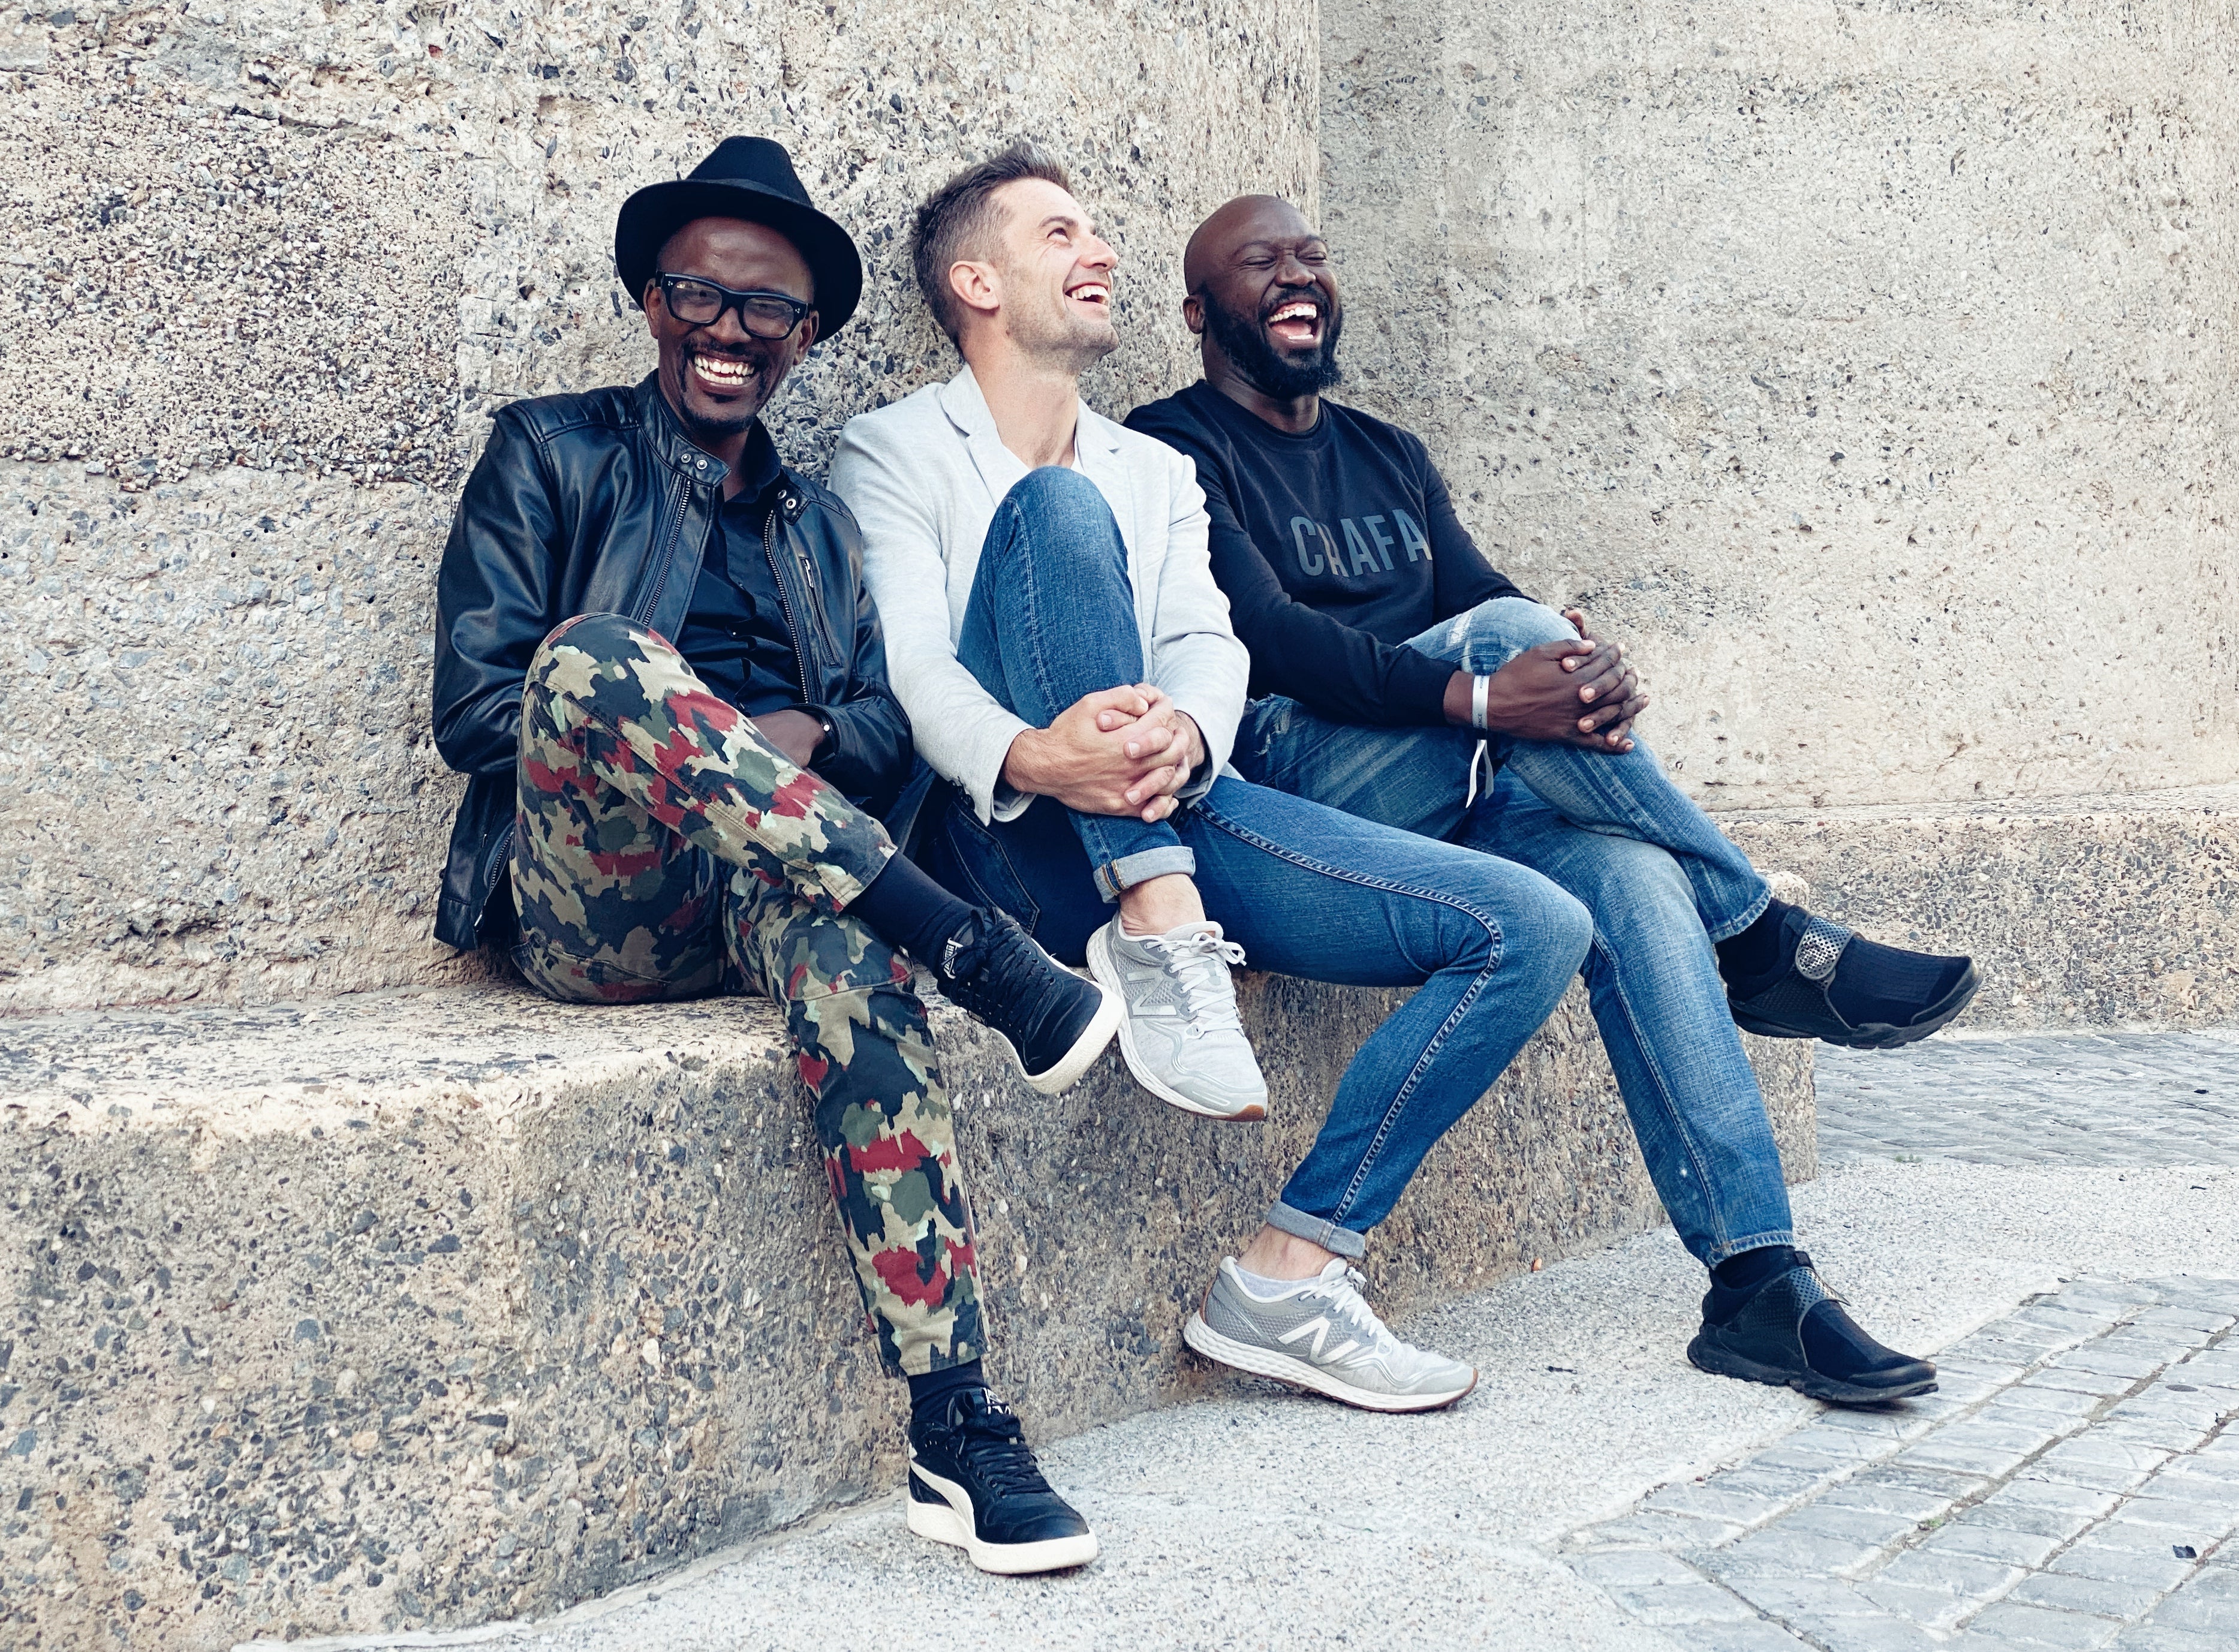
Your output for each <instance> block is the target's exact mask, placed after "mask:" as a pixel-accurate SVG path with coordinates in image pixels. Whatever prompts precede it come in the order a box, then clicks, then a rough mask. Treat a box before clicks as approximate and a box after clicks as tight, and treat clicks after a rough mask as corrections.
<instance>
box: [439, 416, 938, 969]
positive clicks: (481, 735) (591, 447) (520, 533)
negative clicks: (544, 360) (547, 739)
mask: <svg viewBox="0 0 2239 1652" xmlns="http://www.w3.org/2000/svg"><path fill="white" fill-rule="evenodd" d="M723 476H724V466H723V463H722V461H721V460H718V459H715V458H713V457H711V456H709V455H708V454H706V453H704V452H702V451H701V449H700V448H696V447H694V446H693V444H692V443H691V441H689V440H688V439H687V438H686V436H685V435H684V430H683V427H682V426H681V425H680V424H679V423H678V422H677V420H676V415H674V413H673V412H672V411H671V410H670V408H669V406H668V402H667V401H664V400H663V399H662V397H661V391H660V389H659V388H658V387H657V386H656V385H655V384H654V381H653V380H652V379H651V378H648V379H647V380H646V381H644V382H643V383H641V384H640V385H639V386H637V388H634V389H628V388H622V387H621V386H616V387H615V388H612V389H606V390H594V391H591V392H590V393H588V395H555V396H544V397H541V398H539V399H537V400H535V401H516V402H514V403H513V404H512V405H511V406H509V407H507V408H504V409H503V410H502V411H501V412H500V413H499V414H498V415H497V418H496V421H495V428H493V429H492V431H491V433H490V439H489V445H488V447H487V448H484V449H483V450H482V461H481V462H480V463H478V464H477V465H476V466H475V470H474V474H473V475H471V476H469V477H468V479H467V486H466V491H465V493H464V494H462V496H461V497H460V500H459V512H458V514H457V516H456V517H455V518H454V519H453V520H452V523H451V537H450V539H449V541H448V542H447V543H446V544H445V545H444V547H443V566H442V573H441V574H439V576H438V577H437V581H436V586H435V700H434V713H435V749H436V750H437V751H439V752H441V753H442V755H443V760H444V761H445V762H446V763H448V764H449V765H450V766H452V767H453V768H455V769H457V770H459V771H460V772H462V773H465V774H468V775H470V776H472V777H473V778H472V779H471V780H469V781H468V786H467V794H466V797H465V799H463V800H462V802H461V804H460V805H459V813H458V818H457V819H456V820H455V822H454V823H453V825H452V827H451V848H450V853H449V855H448V857H447V858H446V859H445V862H444V866H443V889H442V899H441V902H440V904H439V905H438V906H437V908H436V912H435V939H438V940H440V941H442V942H444V943H446V944H447V945H452V946H458V947H469V946H473V945H476V944H477V943H478V942H479V941H480V940H482V939H495V938H496V935H495V926H502V924H504V923H506V922H508V921H509V920H510V918H511V915H512V905H511V900H510V893H511V886H510V882H509V880H508V879H507V877H506V875H505V874H506V872H507V869H508V864H509V862H510V859H511V854H512V847H513V820H514V763H515V746H516V744H517V742H518V740H519V737H520V733H521V691H522V683H523V682H524V680H526V679H527V677H528V664H529V660H530V658H531V657H532V656H533V655H534V654H535V652H536V647H537V645H538V644H539V643H541V642H542V641H543V640H544V639H545V637H546V636H547V635H548V634H550V632H551V631H552V629H553V628H554V627H555V626H557V625H558V624H559V623H560V622H561V620H567V619H569V618H572V617H573V616H575V615H576V614H628V616H629V617H630V618H631V619H633V620H636V621H637V622H638V623H639V624H641V625H642V626H645V627H648V628H649V629H651V630H653V631H655V632H658V633H659V634H661V635H662V636H665V637H674V636H675V635H677V634H678V633H679V632H680V631H681V629H682V627H683V624H684V614H685V610H686V608H687V607H688V606H689V605H690V603H691V600H692V592H693V587H694V585H695V584H696V583H697V582H698V581H699V578H700V559H701V554H703V553H704V552H705V551H706V549H707V547H708V539H709V537H710V535H711V534H712V533H713V530H714V521H715V513H716V512H717V511H718V510H719V509H720V508H721V505H722V497H723V494H722V485H723ZM778 499H779V502H778V509H777V512H776V514H775V515H774V517H773V518H772V523H771V528H772V531H771V532H770V533H769V534H767V536H766V537H765V539H764V543H765V545H767V547H769V551H770V562H771V566H772V568H773V571H774V573H775V574H776V576H777V584H778V591H779V594H780V596H781V599H782V600H783V603H784V606H785V608H786V611H787V613H788V614H790V615H791V616H792V618H793V623H794V653H795V655H796V657H797V658H798V660H799V661H800V671H801V677H802V683H801V705H802V706H804V707H809V708H813V709H814V710H817V711H821V712H822V713H824V714H825V715H826V716H827V717H829V718H830V719H831V720H832V726H833V728H834V731H835V741H834V747H833V749H832V750H831V751H830V752H829V753H827V755H826V756H825V757H823V758H822V759H821V760H819V761H818V763H817V765H816V772H817V773H818V774H820V775H821V776H822V777H823V778H824V779H825V780H828V781H830V782H831V783H832V784H833V785H834V786H837V787H839V788H840V791H842V792H843V793H846V794H847V797H848V798H849V799H851V800H853V801H854V802H855V803H857V804H858V805H860V806H864V807H867V808H868V809H869V810H870V811H871V812H872V813H874V814H881V815H884V814H887V813H889V812H890V811H891V810H892V809H893V807H894V803H895V800H896V799H897V798H898V797H899V796H900V794H901V793H902V791H903V788H904V786H905V785H906V783H907V781H908V780H909V778H910V771H911V766H912V757H911V751H910V733H909V719H908V717H907V715H906V714H905V713H904V712H903V711H902V708H901V706H900V703H899V702H898V701H897V700H895V699H894V693H893V692H892V691H891V690H890V689H889V688H888V687H887V658H886V644H885V643H884V641H883V640H881V639H880V632H879V620H878V614H877V613H876V611H875V610H874V609H873V607H871V597H870V593H869V592H868V591H867V589H866V588H865V587H864V584H863V553H862V541H861V535H860V532H859V530H858V529H857V528H856V526H855V519H854V516H853V515H852V514H849V512H848V509H847V506H845V505H843V504H842V503H840V500H839V498H838V496H837V495H836V494H832V493H829V492H827V490H826V489H824V488H821V487H819V486H818V485H817V484H816V483H814V482H813V481H808V480H807V478H806V477H804V476H801V474H798V473H797V472H795V471H793V470H791V469H787V470H786V471H785V472H784V474H783V480H782V481H781V485H780V490H779V495H778ZM499 894H504V895H506V896H507V897H508V899H504V900H495V901H494V900H493V899H492V897H493V896H495V895H499Z"/></svg>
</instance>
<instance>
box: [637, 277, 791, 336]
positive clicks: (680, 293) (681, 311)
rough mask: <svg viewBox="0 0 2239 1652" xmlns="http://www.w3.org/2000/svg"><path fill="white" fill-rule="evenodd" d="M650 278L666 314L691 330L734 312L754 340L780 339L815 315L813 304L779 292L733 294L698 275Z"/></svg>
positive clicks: (709, 325) (708, 324) (706, 325)
mask: <svg viewBox="0 0 2239 1652" xmlns="http://www.w3.org/2000/svg"><path fill="white" fill-rule="evenodd" d="M653 279H654V282H656V283H657V284H658V285H659V286H660V288H661V302H664V303H666V304H667V305H668V313H669V314H670V315H674V317H676V319H677V320H678V321H680V322H690V323H691V324H692V325H693V326H694V327H712V326H714V324H715V323H716V322H719V321H721V319H722V317H723V312H724V311H725V310H727V309H735V310H736V311H738V312H739V325H740V326H741V327H743V328H746V329H747V332H749V333H751V334H753V335H754V336H755V337H756V338H783V337H784V336H785V335H787V333H790V332H791V331H793V329H794V328H796V327H798V326H800V325H801V322H802V321H804V320H805V319H806V318H807V317H808V316H810V315H814V314H815V313H816V306H815V305H814V304H804V303H802V302H801V301H800V300H799V299H797V298H791V297H788V296H787V295H785V294H783V293H771V292H762V291H759V290H757V291H752V292H744V293H740V292H734V291H732V290H731V289H729V288H728V287H722V286H718V285H717V284H716V283H715V282H712V281H705V280H702V279H701V277H700V276H698V275H663V274H660V273H656V274H655V275H654V278H653Z"/></svg>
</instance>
